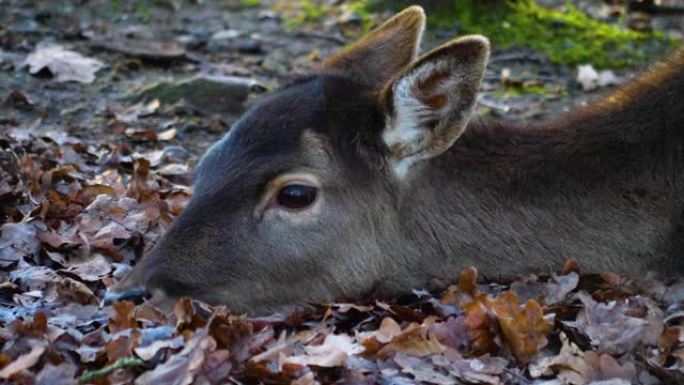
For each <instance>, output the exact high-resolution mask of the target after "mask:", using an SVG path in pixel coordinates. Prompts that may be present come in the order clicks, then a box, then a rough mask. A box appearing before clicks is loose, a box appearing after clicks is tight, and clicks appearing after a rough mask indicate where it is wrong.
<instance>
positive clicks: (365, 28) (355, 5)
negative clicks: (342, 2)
mask: <svg viewBox="0 0 684 385" xmlns="http://www.w3.org/2000/svg"><path fill="white" fill-rule="evenodd" d="M347 9H348V10H349V11H350V12H355V13H356V14H358V15H359V16H360V17H361V31H362V32H363V33H364V34H365V33H368V32H370V29H371V26H372V23H373V21H372V20H371V17H370V11H369V8H368V0H357V1H352V2H350V3H349V4H348V5H347Z"/></svg>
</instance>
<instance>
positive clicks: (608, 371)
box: [529, 332, 637, 385]
mask: <svg viewBox="0 0 684 385" xmlns="http://www.w3.org/2000/svg"><path fill="white" fill-rule="evenodd" d="M560 339H561V341H562V344H563V345H562V346H561V350H560V352H559V353H558V355H555V356H550V357H544V358H542V359H540V360H539V361H538V362H536V363H533V364H531V365H530V367H529V371H530V375H531V376H532V377H533V378H537V377H540V376H545V375H549V374H551V373H553V372H555V373H556V375H557V377H558V379H559V380H560V381H561V382H562V383H563V384H570V385H583V384H587V383H590V382H593V381H609V380H612V381H613V382H618V383H623V382H624V383H627V384H629V383H630V381H632V380H634V379H635V378H636V374H637V372H636V367H635V366H634V363H632V362H625V363H620V362H619V361H618V360H616V359H615V358H613V357H612V356H610V355H608V354H600V353H597V352H594V351H591V350H590V351H586V352H583V351H582V350H581V349H580V348H579V347H578V346H577V345H575V344H574V343H572V342H570V341H569V340H568V338H567V336H566V335H565V333H562V332H561V334H560Z"/></svg>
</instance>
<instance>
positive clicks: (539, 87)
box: [494, 83, 566, 98]
mask: <svg viewBox="0 0 684 385" xmlns="http://www.w3.org/2000/svg"><path fill="white" fill-rule="evenodd" d="M565 93H566V91H565V89H564V88H563V87H560V86H558V85H544V84H536V83H523V84H519V85H507V86H505V87H501V88H497V89H496V90H494V95H497V96H499V97H504V98H508V97H515V96H521V95H542V96H544V95H561V96H562V95H565Z"/></svg>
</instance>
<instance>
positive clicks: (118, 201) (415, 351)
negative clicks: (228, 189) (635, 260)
mask: <svg viewBox="0 0 684 385" xmlns="http://www.w3.org/2000/svg"><path fill="white" fill-rule="evenodd" d="M199 16H200V15H199V14H198V17H199ZM53 17H56V16H55V15H53ZM259 18H260V19H263V20H265V21H264V23H270V22H271V21H269V20H272V19H273V17H271V16H268V17H266V16H264V17H263V18H262V16H259ZM207 22H208V23H211V20H208V21H207ZM323 24H326V23H323ZM83 25H85V26H87V24H83ZM326 25H334V24H331V23H328V24H326ZM136 28H140V27H135V28H130V29H129V30H128V32H126V33H127V34H133V35H134V34H135V33H137V32H136ZM231 28H233V26H232V25H231ZM260 28H264V29H265V28H266V27H265V26H264V24H262V25H260ZM220 30H225V25H223V24H221V25H220V28H218V27H216V26H214V32H216V31H220ZM6 31H7V30H3V29H2V28H0V37H2V39H4V40H2V39H0V43H1V44H3V45H4V47H6V45H5V44H6V42H7V41H10V42H11V41H12V38H13V37H12V35H11V33H14V32H13V30H12V31H9V32H11V33H7V32H6ZM275 31H276V33H277V34H281V33H282V31H281V30H278V29H276V30H275ZM81 32H82V35H83V36H86V37H87V36H89V35H91V34H93V33H94V32H93V30H85V31H81ZM138 32H139V31H138ZM143 32H145V31H143ZM238 32H239V33H238V34H237V35H236V36H237V37H239V36H242V35H245V36H247V35H248V34H244V33H243V32H242V31H238ZM328 32H329V31H328ZM31 33H34V32H31ZM185 33H186V35H184V36H183V38H184V39H190V41H191V40H192V39H194V38H198V39H201V38H202V36H205V35H207V36H209V38H210V37H211V36H214V40H220V39H218V35H216V33H212V34H207V31H201V30H200V31H192V30H188V31H185ZM234 34H235V33H233V32H231V33H230V34H224V35H225V36H223V40H225V39H228V40H231V39H233V37H232V36H233V35H234ZM77 35H78V34H77ZM312 36H316V35H315V34H314V33H312ZM65 39H67V40H68V38H65ZM210 40H211V39H210ZM321 40H322V39H316V40H315V42H316V43H312V41H304V42H303V43H302V42H301V41H299V42H298V41H287V43H288V44H287V46H288V47H290V48H289V49H292V47H297V46H298V44H299V45H301V46H304V48H303V49H301V50H300V52H299V53H298V55H293V54H292V52H291V51H282V50H280V51H277V50H274V54H273V55H267V56H266V57H265V58H263V60H262V59H261V58H260V59H259V60H254V61H253V62H249V60H247V61H244V62H231V63H230V64H223V65H218V64H210V63H207V62H206V61H205V59H204V58H202V57H200V56H197V52H196V49H195V48H193V47H197V46H199V47H201V46H203V44H206V43H207V41H199V42H195V43H193V44H194V45H193V44H187V45H186V44H178V42H171V43H166V42H164V43H157V42H163V41H165V39H154V38H148V39H138V40H136V39H129V40H126V41H125V42H122V41H119V40H116V39H113V40H112V41H111V42H109V44H105V43H102V42H101V41H98V40H94V41H92V42H90V43H89V46H91V47H98V46H99V47H100V48H104V50H105V51H107V52H109V54H108V56H98V58H103V59H102V60H100V59H94V58H90V57H89V54H86V53H87V52H89V51H88V50H87V49H88V48H87V47H88V45H86V46H85V47H84V46H82V45H81V46H79V45H78V44H69V45H66V44H65V45H64V46H61V45H54V44H53V45H46V44H39V42H36V44H35V46H32V47H34V48H31V49H28V50H26V52H29V53H28V54H27V55H26V57H25V58H24V60H23V61H22V60H19V59H18V58H19V57H20V56H21V55H14V53H12V55H13V57H14V56H16V58H15V59H16V60H14V59H13V60H12V61H7V60H4V59H2V57H4V54H3V52H0V59H1V60H0V61H2V62H3V63H9V62H16V63H18V65H19V66H21V67H22V68H23V67H24V66H28V71H29V73H31V74H35V75H41V74H42V73H43V72H44V71H47V72H49V74H50V75H51V76H52V78H53V79H47V80H44V81H46V82H57V83H61V82H66V83H81V84H88V85H92V83H94V84H97V83H98V82H99V81H100V78H102V80H103V81H105V80H106V81H108V82H110V83H112V84H116V83H117V81H120V80H121V79H123V81H122V83H121V84H123V87H122V88H127V86H128V85H129V84H130V83H128V82H127V80H129V78H131V77H134V76H135V75H131V74H135V73H136V71H139V68H140V67H141V66H144V65H145V64H143V61H145V60H155V61H161V62H162V64H161V65H162V66H169V67H170V68H172V69H173V70H176V71H177V70H178V67H181V68H190V70H188V71H185V72H183V71H181V72H182V74H181V75H182V76H174V77H172V78H169V77H167V76H166V75H168V74H166V73H165V74H164V75H165V76H163V77H160V79H159V81H158V82H154V83H150V84H148V85H147V86H144V85H143V87H141V88H138V87H131V88H130V89H132V90H136V89H137V90H138V91H137V92H133V94H132V96H133V97H134V99H135V100H131V99H126V100H123V101H121V100H117V101H110V100H108V101H107V103H105V105H103V106H95V105H94V104H87V103H86V104H84V105H83V106H82V107H79V106H78V105H76V106H71V105H69V106H68V107H69V108H68V109H61V110H60V111H59V114H60V120H59V121H58V122H57V123H55V121H54V120H51V119H50V116H49V115H50V114H49V112H50V111H51V108H50V106H49V104H48V103H47V102H45V101H43V100H41V97H40V96H41V93H40V92H38V91H37V90H34V89H29V90H28V91H27V90H19V89H14V90H11V91H10V92H8V93H7V94H5V95H3V97H2V100H3V107H2V108H7V109H6V110H2V111H10V110H11V112H12V114H11V116H12V118H10V119H7V120H0V121H3V122H7V123H6V127H7V129H5V130H3V132H2V133H0V165H1V166H2V167H0V202H1V204H0V277H1V279H0V301H1V302H0V382H1V383H26V384H34V383H35V384H73V383H80V384H224V383H233V384H240V383H245V384H246V383H269V384H281V383H292V384H316V383H333V382H339V383H367V384H372V383H387V384H409V383H416V382H420V383H427V384H461V383H473V384H540V385H541V384H549V385H550V384H573V385H574V384H585V383H594V384H597V385H598V384H603V385H607V384H612V385H616V384H620V385H621V384H629V383H640V384H658V383H681V382H682V381H684V284H682V283H675V284H672V285H666V284H664V283H663V282H658V281H650V283H648V284H644V283H639V284H637V283H636V282H631V281H629V280H627V279H624V278H621V277H616V276H615V275H612V274H583V273H581V271H580V269H579V268H581V266H579V267H578V266H577V265H576V264H575V263H573V262H569V263H568V264H566V266H563V267H562V269H561V271H559V272H558V273H556V274H552V275H550V276H534V275H530V276H523V277H512V278H510V279H503V278H502V279H499V280H495V281H487V280H484V279H482V278H481V277H479V276H478V273H477V270H476V269H475V268H469V269H466V270H464V271H463V272H461V275H460V279H459V280H458V282H457V283H454V284H452V285H448V286H443V287H441V288H434V289H432V290H430V291H427V290H422V289H417V290H415V291H414V295H412V296H409V297H406V298H396V299H392V300H380V299H370V300H366V301H362V302H358V303H348V302H345V303H332V304H314V305H312V306H307V307H301V308H293V309H292V311H291V312H290V313H288V314H274V315H271V316H267V317H249V316H246V315H242V314H235V313H232V312H231V311H230V309H229V308H226V307H222V306H215V307H213V306H209V305H206V304H203V303H201V302H197V301H193V300H191V299H188V298H184V299H181V300H180V301H178V303H177V304H176V306H175V307H174V310H173V312H170V313H165V312H163V311H161V310H159V309H156V308H154V307H152V306H151V305H149V304H146V303H142V304H133V303H130V302H125V301H124V302H117V303H114V304H112V305H109V306H104V307H103V306H101V304H102V298H103V296H104V293H105V291H106V289H107V288H108V287H110V286H111V285H113V284H114V283H115V282H116V281H117V280H119V279H120V278H121V277H123V276H124V275H125V273H126V272H127V271H128V270H129V269H130V266H131V265H132V264H134V263H136V261H139V260H140V258H142V256H143V255H144V253H145V252H146V251H147V250H150V249H151V248H152V247H153V245H154V243H155V242H156V241H157V240H158V239H159V237H160V235H161V234H162V233H163V232H164V231H165V230H166V229H167V228H168V226H169V225H170V223H171V222H172V220H173V219H174V218H175V217H176V216H177V215H178V214H179V213H180V212H181V211H182V210H183V208H184V207H185V205H186V204H187V202H188V201H189V199H190V196H191V188H190V184H191V181H192V174H191V170H192V168H193V165H194V161H195V159H194V158H193V157H192V156H190V155H189V154H188V151H186V150H185V149H184V148H183V147H181V146H179V143H180V140H181V139H184V138H187V136H188V135H191V134H192V132H193V130H195V131H199V132H200V133H201V135H203V136H208V134H207V130H214V129H215V128H213V127H217V128H216V130H217V131H219V132H220V131H221V130H224V129H225V128H226V127H225V126H226V123H225V122H222V121H221V119H218V120H216V119H215V118H213V117H211V116H210V115H203V114H207V113H211V112H212V111H207V109H209V110H212V109H222V108H230V109H233V108H234V109H235V110H236V111H241V110H242V109H243V108H244V106H243V104H244V102H245V101H246V100H247V99H248V98H249V96H250V95H249V94H250V92H251V91H252V89H253V88H255V87H256V88H260V86H259V85H260V84H262V83H268V81H269V80H272V79H269V77H273V76H276V77H278V76H283V75H286V74H290V73H291V72H292V68H291V67H288V66H286V65H285V64H284V63H290V62H291V61H292V59H293V56H301V57H314V58H315V57H316V56H317V54H316V55H314V53H315V52H311V46H318V45H319V44H320V41H321ZM326 41H328V40H326ZM72 42H73V41H72ZM134 42H135V43H136V44H134ZM259 42H260V44H261V45H262V46H264V47H267V48H266V49H268V47H269V42H268V41H267V40H263V38H259ZM191 43H192V41H191ZM209 43H211V41H209ZM229 43H230V44H233V42H232V41H231V42H229ZM22 44H24V43H22ZM279 44H281V45H284V44H282V42H281V43H279ZM326 44H328V46H324V49H325V50H331V49H336V48H338V47H337V46H330V44H329V43H326ZM270 45H274V44H270ZM65 46H68V47H69V49H66V48H64V47H65ZM207 47H208V48H211V45H210V44H208V45H207ZM209 51H211V49H209ZM112 52H113V53H118V54H122V55H125V56H126V59H125V60H121V59H120V58H118V57H116V56H111V53H112ZM202 53H203V54H208V53H207V52H202ZM309 53H311V55H309V56H307V54H309ZM233 54H234V53H231V54H230V55H233ZM261 54H264V53H263V52H262V53H261ZM218 55H220V53H219V54H218ZM21 57H23V56H21ZM219 57H220V56H219ZM104 58H106V59H104ZM220 58H221V57H220ZM231 58H234V57H231ZM138 59H140V61H138ZM221 59H224V58H221ZM295 59H296V58H295ZM179 60H187V61H188V62H192V61H193V60H197V61H199V62H200V63H201V64H200V66H201V67H202V69H201V71H197V68H195V67H194V65H193V64H188V62H183V63H178V62H177V61H179ZM223 61H225V60H223ZM105 63H106V64H105ZM0 64H1V63H0ZM154 65H157V64H154ZM107 66H111V71H109V70H108V69H107V68H105V67H107ZM174 66H175V67H174ZM24 71H25V70H24ZM278 71H279V72H280V73H277V72H278ZM274 73H276V74H275V75H274ZM253 74H258V75H260V76H262V79H263V78H264V76H265V75H264V74H268V76H265V77H266V79H267V81H266V82H261V81H259V82H257V81H256V80H254V79H251V78H245V76H247V75H253ZM176 75H178V74H176ZM234 75H238V76H240V77H241V78H235V77H231V76H234ZM169 79H172V80H169ZM179 79H180V80H179ZM188 79H189V80H188ZM32 80H34V81H37V80H40V78H39V77H36V78H32ZM96 80H97V81H96ZM260 80H261V79H260ZM207 84H209V85H211V87H212V88H211V89H212V90H214V89H215V92H213V93H212V92H209V93H207V92H206V88H207ZM137 85H138V84H135V86H137ZM41 86H42V87H45V85H41ZM65 86H66V85H65ZM67 89H68V88H67ZM60 90H62V89H61V88H60ZM198 90H200V91H201V92H198ZM226 90H231V94H230V95H231V96H230V97H231V99H230V100H227V101H226V104H228V106H224V105H218V104H216V103H210V102H207V100H206V99H207V95H209V99H212V98H214V96H215V94H217V93H225V91H226ZM236 90H237V91H236ZM127 91H128V89H127ZM122 94H127V93H125V92H122ZM129 96H131V95H129ZM224 96H225V95H224ZM51 102H53V103H55V100H52V101H51ZM57 102H59V101H57ZM91 107H92V108H91ZM82 110H86V111H87V112H93V114H92V115H87V114H86V115H84V116H87V117H88V119H90V120H88V122H89V125H91V126H97V125H101V126H102V127H104V128H103V130H104V131H103V132H105V133H106V135H101V136H98V137H97V140H88V139H86V138H82V137H81V136H80V135H78V134H75V133H74V131H73V130H71V129H69V130H67V127H64V125H65V123H64V122H63V121H62V120H61V119H64V121H71V120H69V119H72V118H71V117H72V116H76V115H78V114H80V113H81V112H82ZM91 110H92V111H91ZM27 111H29V112H34V113H36V116H34V115H31V116H33V117H34V119H30V120H28V119H18V118H16V117H23V116H24V115H21V114H24V113H26V112H27ZM194 112H198V113H199V115H194ZM8 116H10V115H8ZM2 119H5V118H4V117H3V118H2ZM20 122H21V123H20ZM198 127H200V128H201V129H204V130H205V131H202V130H201V129H198ZM90 128H91V127H89V129H90ZM93 129H94V128H93ZM210 132H211V131H210ZM109 133H112V135H109ZM104 136H106V138H104V139H103V138H102V137H104ZM559 268H560V266H559Z"/></svg>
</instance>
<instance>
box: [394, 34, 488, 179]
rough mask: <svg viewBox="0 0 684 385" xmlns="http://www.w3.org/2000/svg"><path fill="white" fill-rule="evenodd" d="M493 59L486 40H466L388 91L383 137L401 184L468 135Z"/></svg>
mask: <svg viewBox="0 0 684 385" xmlns="http://www.w3.org/2000/svg"><path fill="white" fill-rule="evenodd" d="M488 57H489V41H488V40H487V38H485V37H484V36H479V35H471V36H464V37H461V38H459V39H457V40H454V41H452V42H450V43H447V44H445V45H443V46H442V47H439V48H437V49H435V50H433V51H432V52H430V53H428V54H426V55H425V56H423V58H421V59H418V61H417V62H415V63H414V64H413V66H412V67H410V68H409V69H408V70H406V72H404V73H403V74H402V75H401V76H399V77H398V78H396V79H395V80H394V82H393V83H392V84H390V85H389V87H391V88H389V90H388V91H386V92H387V93H388V94H386V95H387V97H391V98H392V99H391V101H392V103H391V108H392V110H391V111H387V119H386V127H385V130H384V131H383V134H382V137H383V140H384V141H385V144H386V145H387V147H388V148H389V151H390V157H391V158H390V163H391V166H392V170H393V172H394V174H395V175H396V176H397V177H398V178H399V179H406V178H407V175H408V173H409V171H410V169H411V167H412V166H413V165H414V164H416V163H417V162H419V161H421V160H423V159H427V158H431V157H434V156H437V155H440V154H442V153H443V152H445V151H447V150H448V149H449V147H451V146H452V145H453V144H454V142H456V140H457V139H458V138H459V137H460V136H461V134H462V133H463V131H464V130H465V127H466V125H467V124H468V120H469V119H470V115H471V114H472V112H473V109H474V107H475V104H476V97H477V90H478V89H479V87H480V84H481V82H482V78H483V76H484V70H485V66H486V65H487V59H488Z"/></svg>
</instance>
